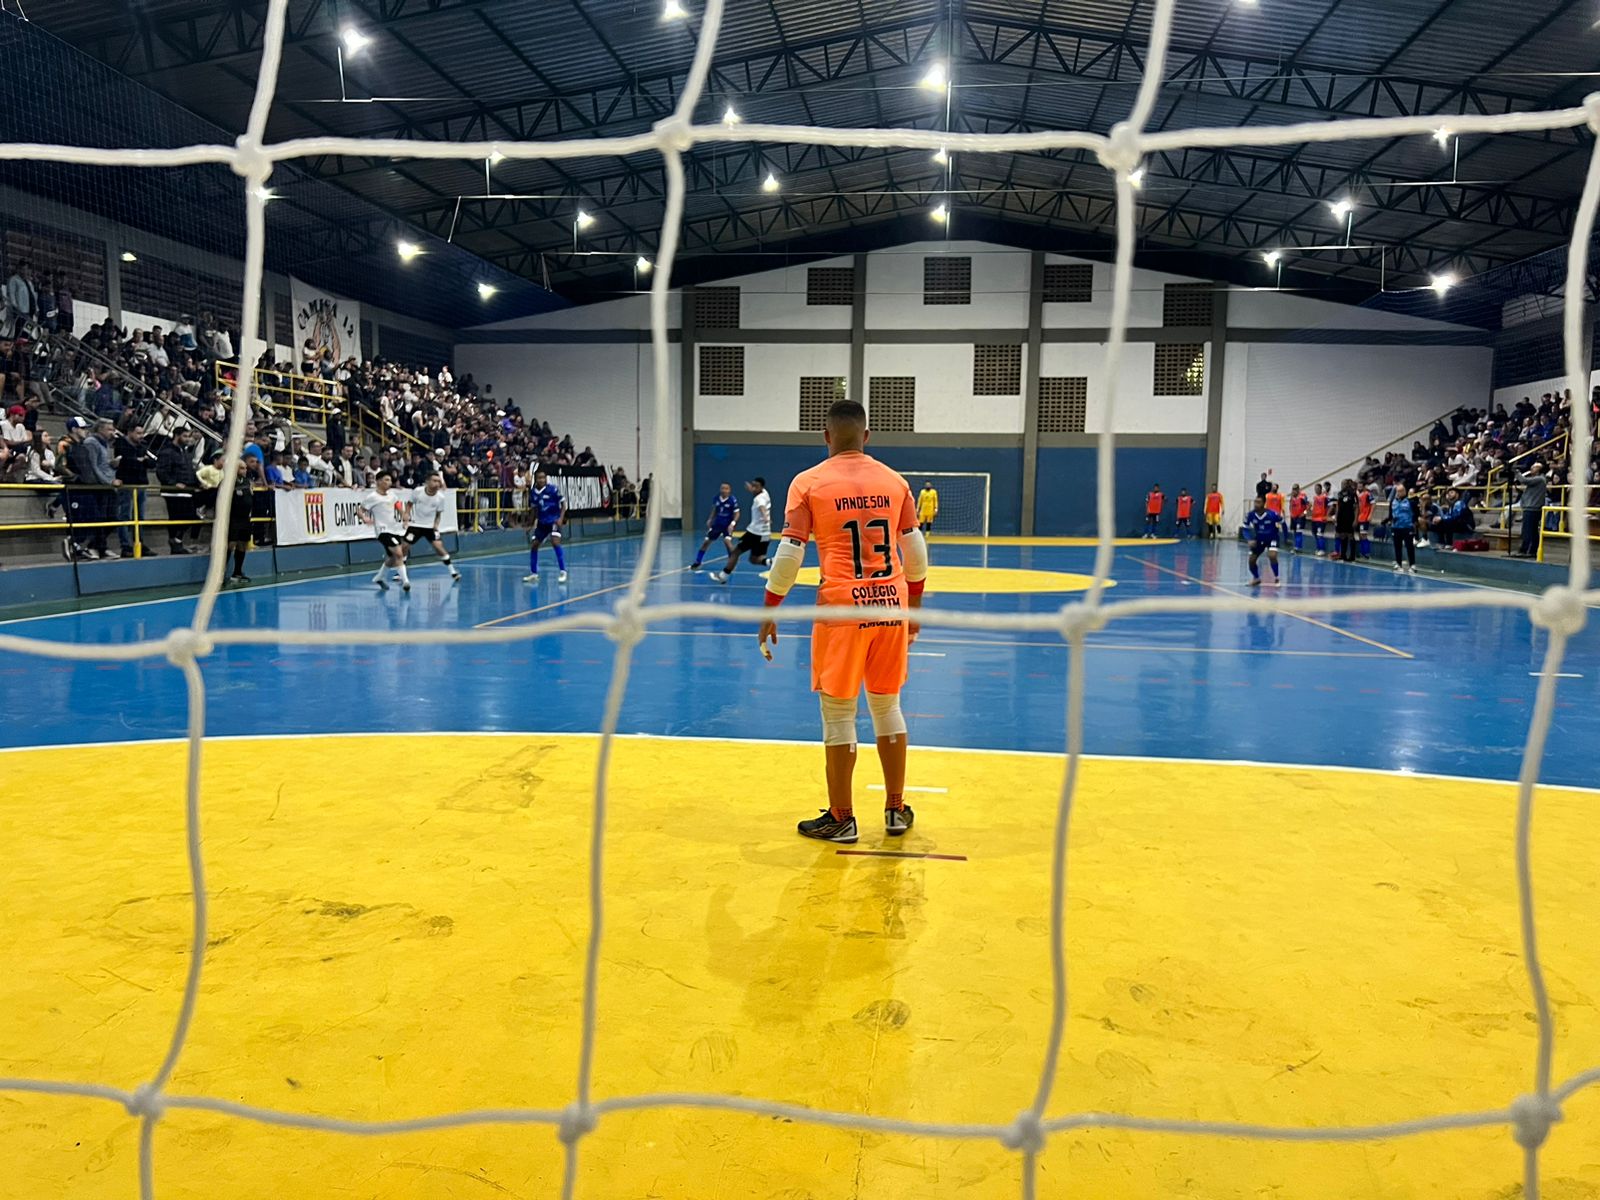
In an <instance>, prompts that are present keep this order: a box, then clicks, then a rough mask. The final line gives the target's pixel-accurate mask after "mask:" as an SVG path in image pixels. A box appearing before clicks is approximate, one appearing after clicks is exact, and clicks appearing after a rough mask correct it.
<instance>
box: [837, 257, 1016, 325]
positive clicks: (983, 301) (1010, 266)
mask: <svg viewBox="0 0 1600 1200" xmlns="http://www.w3.org/2000/svg"><path fill="white" fill-rule="evenodd" d="M939 254H953V255H961V254H967V255H971V256H972V303H971V304H924V303H923V302H922V297H923V290H922V278H923V277H922V263H923V260H924V259H925V258H927V257H929V256H930V255H939ZM1028 261H1029V254H1028V251H1026V250H1012V249H1009V248H1007V247H1005V246H994V245H990V244H989V243H987V242H915V243H912V244H911V245H909V246H896V247H895V248H894V249H892V250H878V251H874V252H873V253H872V254H870V255H868V257H867V328H868V329H1026V328H1027V325H1028V275H1029V266H1028Z"/></svg>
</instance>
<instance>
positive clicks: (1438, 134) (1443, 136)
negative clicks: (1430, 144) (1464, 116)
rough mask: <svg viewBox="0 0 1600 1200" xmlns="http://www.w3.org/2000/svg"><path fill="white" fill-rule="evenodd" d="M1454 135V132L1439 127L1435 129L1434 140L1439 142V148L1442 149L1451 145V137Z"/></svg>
mask: <svg viewBox="0 0 1600 1200" xmlns="http://www.w3.org/2000/svg"><path fill="white" fill-rule="evenodd" d="M1453 136H1455V135H1454V134H1452V133H1451V132H1450V131H1449V130H1448V129H1444V128H1439V129H1435V130H1434V131H1433V140H1434V141H1436V142H1438V143H1439V148H1440V149H1441V150H1442V149H1444V148H1445V147H1447V146H1449V145H1450V139H1451V138H1452V137H1453Z"/></svg>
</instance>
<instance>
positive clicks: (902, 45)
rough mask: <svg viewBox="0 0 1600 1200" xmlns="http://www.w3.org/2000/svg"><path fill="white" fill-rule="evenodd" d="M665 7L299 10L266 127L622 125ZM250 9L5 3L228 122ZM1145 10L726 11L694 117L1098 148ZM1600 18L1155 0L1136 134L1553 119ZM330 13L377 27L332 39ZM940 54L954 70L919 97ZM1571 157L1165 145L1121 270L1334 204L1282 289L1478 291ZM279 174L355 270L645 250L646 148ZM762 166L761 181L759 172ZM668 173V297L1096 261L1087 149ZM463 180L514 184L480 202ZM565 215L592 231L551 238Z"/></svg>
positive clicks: (567, 282) (239, 120) (652, 116)
mask: <svg viewBox="0 0 1600 1200" xmlns="http://www.w3.org/2000/svg"><path fill="white" fill-rule="evenodd" d="M683 4H684V7H685V8H687V9H688V10H689V12H690V17H689V19H688V20H687V21H663V20H662V4H661V0H340V2H338V3H334V2H333V0H292V3H291V4H290V12H291V17H290V27H289V33H288V38H287V41H288V46H287V50H286V53H285V56H284V64H283V71H282V75H281V82H280V84H279V87H278V99H277V103H276V106H275V108H274V111H273V116H272V122H271V126H270V136H271V137H273V138H275V139H276V138H287V137H299V136H307V135H316V134H322V133H337V134H343V135H373V136H388V137H394V136H400V137H414V138H446V139H497V138H501V139H522V138H541V139H543V138H569V137H589V136H595V135H610V134H628V133H636V132H640V131H642V130H646V129H648V128H649V127H650V125H651V124H652V123H653V122H655V121H656V120H658V119H660V118H661V117H662V116H663V115H665V114H666V113H667V112H668V111H669V110H670V108H671V106H672V104H673V102H674V98H675V96H676V95H677V93H678V90H679V89H680V87H681V86H682V83H683V79H684V75H685V72H686V70H687V67H688V64H689V61H690V56H691V53H692V50H693V44H694V29H695V28H696V26H697V23H698V15H699V12H700V10H701V8H702V6H703V0H683ZM265 9H266V4H265V3H264V0H228V2H216V3H201V2H197V0H142V2H141V3H137V4H133V5H130V6H124V5H120V4H119V5H102V4H85V3H82V0H27V10H28V16H29V17H30V18H31V19H32V21H33V22H34V24H35V25H37V26H40V27H42V28H43V29H44V30H47V31H49V32H50V33H51V34H54V35H56V36H57V37H60V38H62V39H65V40H66V41H68V42H70V43H72V44H73V45H75V46H76V47H78V48H79V49H80V50H82V51H84V52H86V53H88V54H89V55H92V56H93V57H94V58H96V59H99V60H100V61H101V62H103V63H106V64H108V65H110V66H111V67H112V68H114V69H115V70H116V71H117V72H120V73H121V74H122V75H125V76H127V77H129V78H131V79H133V80H136V81H137V82H138V83H140V84H143V85H145V86H146V87H149V88H153V89H156V90H157V91H159V92H161V93H162V94H164V95H165V96H167V97H170V98H171V99H172V100H173V101H176V102H177V104H179V105H181V106H183V107H184V108H186V109H189V110H191V111H192V112H194V113H196V114H198V115H199V116H201V117H203V118H205V119H206V120H208V121H210V122H213V123H215V124H216V125H219V126H221V127H222V128H224V129H225V130H228V131H233V132H236V131H238V130H239V129H240V128H241V127H242V126H243V124H244V121H245V117H246V113H247V110H248V107H249V103H250V98H251V92H252V88H253V86H254V80H255V72H256V68H257V65H258V63H259V60H260V46H261V36H262V20H263V14H264V12H265ZM1150 11H1151V5H1150V3H1148V0H1144V2H1130V0H1026V2H1024V0H729V3H728V15H727V18H726V22H725V25H724V28H723V32H722V37H721V40H720V42H719V44H718V50H717V55H716V59H715V65H714V68H713V71H712V76H711V81H710V87H709V94H708V95H707V97H706V98H705V99H704V101H703V102H702V104H701V109H700V113H699V117H700V119H702V120H708V121H709V120H714V119H716V118H717V117H719V116H720V115H721V114H722V113H723V111H724V110H725V109H726V108H727V107H728V106H730V105H732V106H733V107H735V108H736V109H737V111H738V113H739V115H740V116H741V117H743V118H744V119H745V120H749V121H761V122H773V123H796V124H812V125H836V126H876V127H882V126H904V127H910V128H920V129H934V128H949V129H952V130H957V131H962V132H1011V131H1021V130H1034V129H1061V128H1081V129H1090V130H1094V131H1098V132H1105V131H1106V130H1108V129H1109V128H1110V127H1111V125H1112V124H1113V123H1114V122H1115V121H1117V120H1119V119H1121V118H1122V117H1123V116H1125V115H1126V114H1127V112H1128V110H1129V107H1130V105H1131V103H1132V99H1133V95H1134V91H1135V89H1136V87H1137V85H1138V83H1139V80H1140V76H1141V72H1142V69H1143V67H1142V64H1143V59H1144V52H1145V41H1146V38H1147V36H1148V24H1149V16H1150ZM1595 16H1596V10H1595V6H1594V4H1593V3H1592V0H1582V2H1573V0H1520V2H1519V3H1515V4H1509V3H1506V2H1505V0H1293V2H1290V0H1180V3H1179V8H1178V14H1177V19H1176V25H1175V27H1174V31H1173V39H1172V49H1171V53H1170V55H1169V57H1168V62H1167V67H1166V72H1165V74H1166V79H1167V82H1166V84H1165V85H1164V87H1163V88H1162V90H1161V93H1160V98H1159V102H1158V104H1157V107H1156V115H1155V118H1154V122H1153V124H1154V125H1155V126H1156V127H1158V128H1175V127H1185V126H1195V125H1226V126H1233V125H1239V126H1244V125H1267V124H1282V123H1287V122H1293V121H1304V120H1312V119H1320V118H1328V119H1333V118H1338V117H1344V116H1396V115H1403V114H1417V113H1426V114H1438V115H1440V116H1441V118H1443V117H1446V116H1448V115H1449V114H1456V113H1463V112H1466V113H1482V112H1488V113H1498V112H1506V111H1517V110H1529V109H1542V108H1552V107H1560V106H1564V105H1569V104H1572V103H1575V102H1576V101H1578V100H1580V99H1581V98H1582V97H1583V96H1584V95H1585V94H1586V93H1587V92H1588V91H1589V90H1590V89H1591V87H1592V86H1593V82H1592V80H1593V69H1594V63H1595V55H1596V51H1597V49H1600V31H1596V30H1595V29H1594V23H1595ZM346 27H349V28H352V29H354V30H356V31H358V33H359V34H360V35H361V36H363V37H365V38H368V39H370V40H369V41H368V42H367V43H366V44H365V45H364V46H362V47H361V48H360V49H358V50H356V51H355V52H350V51H348V50H346V49H344V47H343V45H342V43H341V36H340V35H341V31H342V30H343V29H344V28H346ZM341 60H342V80H341ZM940 60H947V61H948V62H949V64H950V66H949V73H950V77H951V80H952V86H951V87H950V88H949V89H948V90H947V91H946V92H945V93H942V94H941V93H938V92H930V91H929V90H927V89H924V88H922V87H919V86H918V83H919V80H921V79H922V77H923V75H924V74H925V73H926V72H927V70H928V69H929V67H930V66H931V65H932V64H933V63H935V62H937V61H940ZM1588 140H1589V135H1588V133H1587V132H1584V133H1582V134H1578V133H1575V132H1573V131H1569V130H1561V131H1557V132H1554V133H1548V134H1527V135H1520V134H1519V135H1502V136H1496V137H1493V138H1490V137H1465V138H1461V139H1454V138H1442V139H1435V138H1430V137H1412V138H1386V139H1382V140H1373V141H1361V142H1340V143H1333V144H1318V145H1312V146H1302V147H1293V148H1287V149H1277V148H1272V149H1226V150H1205V151H1191V152H1182V153H1174V154H1168V155H1158V156H1156V157H1154V158H1152V159H1151V160H1149V161H1148V162H1147V164H1146V167H1147V171H1146V175H1145V177H1144V180H1143V187H1142V190H1141V192H1140V195H1139V199H1140V212H1139V227H1140V244H1139V254H1140V261H1141V263H1142V264H1143V265H1146V266H1150V267H1156V268H1161V269H1167V270H1173V271H1179V272H1184V273H1190V274H1201V275H1209V276H1214V277H1218V278H1223V279H1231V280H1234V281H1236V282H1241V283H1264V282H1268V280H1266V279H1265V278H1264V276H1263V273H1264V272H1265V270H1266V268H1265V267H1264V266H1263V264H1262V262H1261V254H1262V252H1263V250H1264V249H1267V248H1277V247H1286V248H1293V247H1306V246H1326V245H1328V244H1330V243H1333V242H1338V241H1340V240H1341V239H1342V237H1343V236H1344V233H1345V231H1344V229H1343V228H1342V227H1341V226H1342V222H1341V221H1339V220H1338V219H1337V218H1335V217H1334V216H1333V215H1332V214H1331V213H1330V210H1329V203H1330V201H1334V200H1337V199H1341V198H1350V199H1352V200H1353V201H1354V202H1355V204H1356V206H1357V207H1356V209H1355V212H1354V224H1353V228H1352V230H1351V237H1350V241H1351V243H1352V244H1353V245H1355V246H1358V247H1362V248H1359V249H1354V250H1349V251H1340V252H1329V251H1317V252H1308V253H1302V254H1295V255H1293V256H1292V257H1293V260H1294V267H1293V269H1292V272H1291V274H1289V275H1288V276H1286V278H1285V282H1286V283H1294V284H1298V285H1302V286H1307V287H1310V288H1315V289H1320V290H1326V291H1328V292H1330V293H1331V294H1335V295H1342V296H1345V297H1347V298H1351V299H1361V298H1363V297H1366V296H1370V295H1371V294H1372V292H1373V291H1374V290H1375V288H1376V285H1377V284H1378V281H1379V278H1380V260H1381V268H1382V275H1383V277H1384V279H1385V281H1386V282H1387V283H1388V284H1390V285H1391V286H1393V285H1401V286H1405V285H1416V284H1419V283H1424V282H1426V279H1427V277H1428V275H1429V274H1430V273H1431V272H1435V271H1439V270H1450V271H1453V272H1455V273H1456V274H1458V275H1460V276H1463V277H1465V276H1469V275H1475V274H1478V273H1480V272H1483V271H1486V270H1489V269H1491V268H1494V267H1496V266H1500V265H1503V264H1506V263H1510V262H1514V261H1517V260H1520V259H1523V258H1525V257H1527V256H1530V255H1534V254H1537V253H1539V252H1541V251H1546V250H1549V249H1550V248H1552V247H1554V246H1557V245H1559V244H1560V243H1562V242H1563V241H1564V240H1565V238H1566V236H1567V234H1568V231H1569V230H1570V228H1571V225H1572V218H1573V209H1574V206H1575V204H1576V199H1577V195H1578V191H1579V187H1580V184H1581V176H1582V172H1583V169H1584V162H1585V147H1586V145H1587V143H1588ZM303 166H304V167H305V170H306V176H305V177H304V178H294V179H285V180H283V181H282V182H281V184H280V181H279V180H278V179H275V180H274V185H275V187H278V188H279V191H280V194H281V195H282V197H283V199H284V200H285V201H286V202H287V204H286V207H289V206H294V205H297V204H298V205H302V206H304V207H305V208H306V209H308V210H313V211H310V212H308V213H307V214H306V215H305V217H304V218H303V219H304V220H305V221H306V222H307V223H317V224H318V225H319V226H327V227H328V228H329V229H331V230H333V231H334V232H335V233H336V234H337V236H339V237H341V238H343V239H345V240H346V241H347V243H348V244H349V245H350V246H351V247H355V248H360V247H366V248H367V251H364V252H370V253H371V254H372V255H373V256H374V258H376V257H377V256H379V255H381V254H383V253H388V251H387V247H389V246H392V243H393V240H394V238H395V237H396V236H397V233H396V231H397V230H398V229H402V228H403V227H404V226H412V227H415V229H416V230H419V231H422V233H423V234H425V235H429V236H430V237H431V238H433V239H444V238H446V237H447V236H449V235H451V234H452V231H453V240H454V243H455V245H456V246H458V247H463V248H465V249H466V250H469V251H471V252H472V253H473V254H475V255H477V256H479V257H480V258H482V259H485V260H488V261H489V262H490V263H493V264H496V265H497V266H499V267H502V268H504V269H505V270H507V271H509V272H512V273H514V274H516V275H520V276H522V277H524V278H526V279H529V280H534V281H541V282H542V281H544V280H545V279H546V278H548V282H549V284H550V286H551V287H553V288H554V289H555V290H556V291H558V292H560V293H562V294H564V295H566V296H569V297H571V298H573V299H578V300H583V299H593V298H599V297H601V296H605V295H611V294H615V293H616V292H617V291H619V290H628V289H631V288H632V287H633V286H634V277H633V273H632V264H633V262H634V260H635V258H636V257H637V256H638V255H641V254H643V255H646V256H649V255H652V254H653V253H654V252H655V249H656V245H657V242H658V239H659V236H660V221H661V214H662V207H663V199H662V198H663V193H664V190H665V185H664V182H663V178H662V168H661V165H660V162H659V160H658V159H657V158H656V156H654V155H650V154H641V155H635V156H630V157H621V156H608V157H596V158H585V159H577V160H567V161H563V162H524V163H517V164H512V163H510V162H506V163H502V164H499V165H497V166H494V167H492V168H487V179H486V167H487V164H481V163H480V164H476V165H474V164H466V163H460V162H404V161H389V160H373V159H368V158H355V157H340V156H327V157H323V158H318V159H312V160H308V161H306V162H305V163H304V164H303ZM769 172H771V173H772V174H774V175H775V176H776V177H777V180H778V184H779V190H778V191H776V192H775V193H774V192H768V191H765V190H764V189H763V187H762V181H763V180H764V179H765V178H766V176H767V175H768V173H769ZM688 178H689V181H690V188H691V194H690V197H689V204H688V210H687V219H686V223H685V234H684V252H685V254H686V256H687V257H686V259H685V261H684V265H683V268H682V270H681V273H680V278H682V279H684V280H686V281H691V282H692V281H695V280H697V279H707V278H714V277H717V276H722V275H728V274H734V273H739V272H744V271H749V270H751V269H759V268H760V267H761V266H763V265H776V264H777V263H778V262H781V261H782V256H783V255H785V254H799V253H804V254H815V253H839V252H848V251H851V250H859V249H862V248H870V247H872V246H876V245H887V244H892V243H896V242H903V241H908V240H921V239H923V238H926V237H927V236H928V232H929V229H930V225H929V221H928V216H927V214H928V211H929V210H930V209H931V208H932V207H933V206H934V205H936V204H938V203H940V202H941V201H948V203H949V205H950V208H951V210H952V212H953V214H954V221H953V222H952V224H953V228H954V236H958V237H961V238H964V239H970V238H983V239H987V240H990V241H998V242H1005V243H1009V244H1012V245H1024V246H1035V247H1045V248H1049V249H1053V250H1058V251H1061V252H1064V253H1080V254H1089V255H1091V256H1095V255H1100V254H1104V253H1105V252H1107V251H1108V249H1109V247H1110V245H1111V237H1110V232H1111V223H1112V217H1111V199H1112V186H1111V179H1110V176H1109V175H1108V174H1107V172H1106V171H1105V170H1104V169H1103V168H1102V167H1100V166H1099V165H1098V163H1096V162H1095V161H1094V159H1093V156H1092V155H1088V154H1085V153H1082V152H1061V153H1041V154H1023V155H1010V154H1007V155H994V154H970V155H961V156H958V157H957V158H956V159H955V161H954V162H953V163H952V164H951V165H950V167H949V168H948V177H947V168H946V167H945V166H942V165H941V164H939V163H937V162H934V161H932V159H931V158H930V156H929V155H928V154H927V153H926V152H922V151H887V152H885V151H878V150H854V149H831V148H827V147H815V146H781V147H771V148H764V149H760V150H758V149H757V148H755V147H753V146H746V145H723V146H707V147H700V148H698V149H696V150H694V151H693V152H692V153H691V155H690V156H689V171H688ZM1451 180H1459V181H1460V182H1449V181H1451ZM1439 181H1445V182H1444V185H1442V186H1430V185H1428V184H1431V183H1438V182H1439ZM327 184H331V185H334V186H333V187H327V186H325V185H327ZM1419 185H1421V186H1419ZM485 193H495V194H501V195H504V194H511V195H515V196H518V197H522V198H519V199H481V198H474V197H481V196H483V195H484V194H485ZM946 193H949V194H948V195H947V194H946ZM332 197H338V198H337V199H332ZM349 197H353V198H354V199H355V200H357V201H359V202H360V203H358V204H352V203H350V202H349V201H348V198H349ZM580 204H581V205H582V206H583V207H584V208H585V209H586V210H588V211H590V212H592V213H594V214H595V215H596V217H597V218H598V220H597V221H596V222H595V224H594V225H593V226H592V227H590V228H589V229H587V230H585V231H584V232H583V234H582V235H581V237H579V238H577V239H576V245H577V249H578V252H577V253H576V254H575V253H574V245H575V238H574V228H573V221H574V215H575V211H576V209H577V207H578V206H579V205H580ZM324 210H325V211H324ZM274 219H278V218H274ZM284 219H287V216H286V217H285V218H284ZM400 236H403V234H401V235H400ZM354 252H355V250H352V253H354ZM390 256H391V257H392V254H391V255H390ZM497 315H498V314H497ZM464 317H471V318H476V314H472V313H467V314H464ZM461 323H468V322H467V321H466V320H463V321H462V322H461Z"/></svg>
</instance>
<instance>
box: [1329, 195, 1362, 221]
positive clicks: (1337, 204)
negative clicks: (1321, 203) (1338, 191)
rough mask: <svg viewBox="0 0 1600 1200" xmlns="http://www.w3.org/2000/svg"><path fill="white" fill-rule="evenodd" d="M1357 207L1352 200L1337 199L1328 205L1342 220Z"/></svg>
mask: <svg viewBox="0 0 1600 1200" xmlns="http://www.w3.org/2000/svg"><path fill="white" fill-rule="evenodd" d="M1355 208H1356V206H1355V203H1354V202H1353V201H1351V200H1335V201H1333V202H1332V203H1330V204H1329V205H1328V209H1329V211H1330V212H1332V213H1333V215H1334V216H1336V217H1338V218H1340V219H1341V220H1343V219H1344V218H1345V217H1348V216H1349V215H1350V214H1351V213H1353V212H1354V211H1355Z"/></svg>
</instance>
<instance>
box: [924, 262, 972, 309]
mask: <svg viewBox="0 0 1600 1200" xmlns="http://www.w3.org/2000/svg"><path fill="white" fill-rule="evenodd" d="M922 302H923V303H924V304H971V303H972V258H971V257H970V256H969V255H965V254H939V255H930V256H929V257H927V258H925V259H923V260H922Z"/></svg>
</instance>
